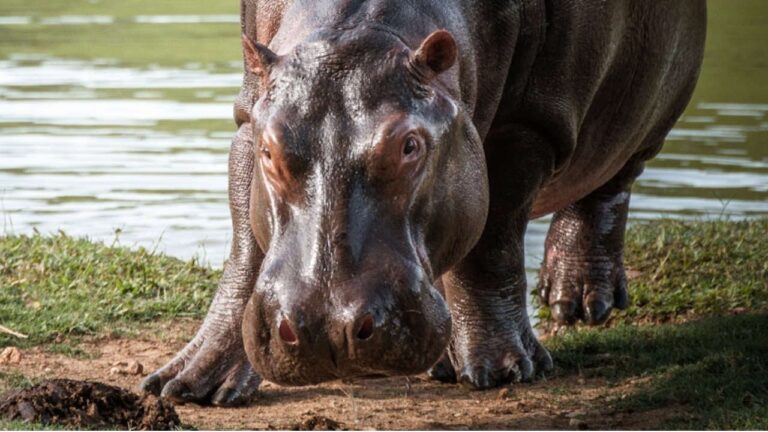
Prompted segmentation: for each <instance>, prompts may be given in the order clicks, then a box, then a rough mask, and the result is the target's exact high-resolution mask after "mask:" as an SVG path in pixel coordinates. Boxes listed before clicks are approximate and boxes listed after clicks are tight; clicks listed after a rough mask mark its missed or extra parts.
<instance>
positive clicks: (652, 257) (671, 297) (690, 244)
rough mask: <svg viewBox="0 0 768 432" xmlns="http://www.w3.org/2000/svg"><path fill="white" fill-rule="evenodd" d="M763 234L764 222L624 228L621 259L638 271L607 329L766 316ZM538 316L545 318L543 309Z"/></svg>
mask: <svg viewBox="0 0 768 432" xmlns="http://www.w3.org/2000/svg"><path fill="white" fill-rule="evenodd" d="M767 233H768V218H766V219H754V220H744V221H728V220H716V221H680V220H659V221H653V222H645V223H639V224H634V225H632V226H631V227H630V228H629V230H628V231H627V235H626V247H625V260H624V261H625V265H626V267H627V268H629V269H632V270H633V271H635V272H640V273H639V275H637V276H636V277H634V278H632V279H631V280H630V281H629V294H630V298H631V300H632V301H631V305H630V307H629V308H628V309H627V310H624V311H616V310H614V311H613V313H612V315H611V316H612V319H611V322H610V324H611V325H616V324H619V323H638V322H644V323H659V322H668V321H683V320H688V319H694V318H697V317H706V316H711V315H722V314H725V313H729V312H731V311H734V310H739V309H744V310H749V311H768V235H766V234H767ZM534 298H536V297H534ZM538 318H539V319H540V320H544V321H546V320H549V319H550V315H549V311H548V310H547V309H546V308H542V309H540V310H539V312H538Z"/></svg>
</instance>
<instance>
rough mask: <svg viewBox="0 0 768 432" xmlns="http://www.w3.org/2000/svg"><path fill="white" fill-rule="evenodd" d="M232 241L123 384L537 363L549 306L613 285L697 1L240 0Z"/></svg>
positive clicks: (477, 374)
mask: <svg viewBox="0 0 768 432" xmlns="http://www.w3.org/2000/svg"><path fill="white" fill-rule="evenodd" d="M241 11H242V13H241V16H242V18H241V28H242V34H243V38H242V42H243V52H244V57H245V62H244V64H245V75H244V81H243V86H242V89H241V91H240V93H239V96H238V97H237V101H236V103H235V121H236V124H237V127H238V131H237V133H236V134H235V137H234V140H233V143H232V148H231V153H230V160H229V194H230V195H229V199H230V210H231V213H232V223H233V228H234V239H233V243H232V251H231V255H230V258H229V260H228V261H227V262H226V264H225V267H224V274H223V276H222V280H221V283H220V285H219V289H218V291H217V293H216V296H215V298H214V300H213V303H212V305H211V308H210V311H209V312H208V316H207V318H206V320H205V322H204V324H203V325H202V327H201V329H200V330H199V332H198V333H197V335H196V336H195V337H194V339H193V340H192V341H191V342H190V343H189V344H188V345H187V346H186V347H185V348H184V349H183V350H182V351H181V352H179V353H178V355H177V356H176V357H175V358H174V359H172V360H171V361H170V362H169V363H168V364H167V365H165V366H164V367H162V368H161V369H159V370H158V371H156V372H155V373H153V374H152V375H150V376H149V377H148V378H147V379H146V380H145V381H144V382H143V383H142V389H143V390H144V391H146V392H151V393H155V394H162V395H164V396H167V397H169V398H171V399H173V400H175V401H178V402H185V401H196V402H201V403H212V404H215V405H238V404H244V403H248V402H249V401H250V400H252V398H253V397H254V395H255V394H256V391H257V387H258V385H259V383H260V382H261V379H262V378H264V379H267V380H270V381H273V382H276V383H281V384H289V385H302V384H311V383H318V382H321V381H326V380H332V379H338V378H352V377H363V376H382V375H383V376H392V375H407V374H416V373H420V372H423V371H427V370H429V373H430V375H431V376H433V377H434V378H437V379H440V380H444V381H459V382H461V383H463V384H465V385H468V386H470V387H473V388H478V389H485V388H490V387H493V386H496V385H500V384H502V383H506V382H510V381H514V380H528V379H531V378H532V377H533V376H534V375H535V374H537V373H539V372H541V371H546V370H547V369H550V368H551V367H552V360H551V358H550V356H549V354H548V353H547V351H546V350H545V349H544V347H543V346H542V345H541V344H540V343H539V342H538V340H537V338H536V336H535V335H534V333H533V331H532V329H531V325H530V323H529V319H528V315H527V312H526V280H525V271H524V266H523V235H524V233H525V229H526V224H527V222H528V220H530V219H532V218H537V217H540V216H543V215H546V214H549V213H554V217H553V220H552V224H551V227H550V229H549V233H548V235H547V239H546V256H545V257H544V263H543V266H542V269H541V274H540V278H539V279H540V281H541V286H540V292H541V299H542V301H543V302H544V304H546V305H548V306H549V307H550V308H551V310H552V314H553V316H554V318H555V319H556V320H557V321H558V322H560V323H562V324H572V323H574V322H575V321H577V320H583V321H585V322H587V323H589V324H599V323H602V322H604V321H605V320H606V318H607V317H608V315H609V313H610V311H611V309H612V308H625V307H626V306H627V303H628V295H627V288H626V278H625V275H624V270H623V263H622V249H623V238H624V230H625V224H626V221H627V210H628V205H629V197H630V188H631V185H632V183H633V181H634V180H635V178H636V177H637V176H638V175H639V174H640V173H641V171H642V170H643V164H644V162H645V161H647V160H649V159H650V158H652V157H653V156H654V155H656V153H658V152H659V150H660V149H661V146H662V143H663V141H664V138H665V136H666V134H667V133H668V132H669V130H670V129H671V128H672V125H673V124H674V123H675V121H676V119H677V118H678V117H679V116H680V115H681V113H682V112H683V109H684V108H685V106H686V104H687V103H688V101H689V99H690V97H691V94H692V92H693V88H694V86H695V83H696V80H697V78H698V74H699V69H700V66H701V61H702V54H703V46H704V38H705V27H706V8H705V2H704V0H656V1H652V2H648V1H642V2H640V1H632V0H614V1H609V2H606V1H602V0H582V1H570V0H561V1H545V0H508V1H490V0H479V1H478V0H420V1H406V0H369V1H362V0H242V1H241Z"/></svg>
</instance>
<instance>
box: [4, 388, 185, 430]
mask: <svg viewBox="0 0 768 432" xmlns="http://www.w3.org/2000/svg"><path fill="white" fill-rule="evenodd" d="M0 417H2V418H4V419H6V420H22V421H25V422H35V423H42V424H44V425H62V426H67V427H73V428H77V429H139V430H170V429H175V428H178V427H180V426H181V422H180V421H179V416H178V414H176V410H175V409H174V408H173V405H172V404H171V403H170V402H167V401H165V400H162V399H158V398H156V397H154V396H143V397H140V396H138V395H136V394H133V393H131V392H129V391H127V390H123V389H121V388H119V387H114V386H110V385H106V384H102V383H97V382H89V381H74V380H67V379H55V380H48V381H43V382H41V383H40V384H38V385H35V386H33V387H30V388H26V389H23V390H16V391H11V392H9V393H6V394H4V395H2V396H0Z"/></svg>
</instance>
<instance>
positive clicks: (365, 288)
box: [243, 271, 451, 385]
mask: <svg viewBox="0 0 768 432" xmlns="http://www.w3.org/2000/svg"><path fill="white" fill-rule="evenodd" d="M450 333H451V319H450V314H449V312H448V308H447V305H446V303H445V301H444V300H443V297H442V295H441V294H440V293H439V292H438V291H437V290H436V289H435V288H434V287H433V286H432V285H431V284H430V283H428V282H426V281H425V280H424V279H423V278H421V277H419V275H416V274H410V275H408V277H402V276H401V277H396V278H392V277H391V276H389V277H388V276H387V275H381V274H368V275H364V276H362V277H356V278H351V279H350V280H347V281H345V282H341V283H338V284H331V285H325V286H322V285H319V284H317V283H315V284H310V283H306V282H300V281H297V280H296V279H293V280H289V281H286V280H285V279H280V278H278V279H271V277H270V272H268V271H267V272H263V273H262V277H260V278H259V281H258V282H257V285H256V289H255V290H254V294H253V296H252V297H251V300H250V301H249V303H248V306H247V309H246V312H245V318H244V320H243V338H244V345H245V350H246V353H247V355H248V358H249V360H250V362H251V364H252V365H253V366H254V369H256V371H257V372H259V373H260V374H261V375H262V376H263V377H264V378H265V379H268V380H270V381H272V382H276V383H279V384H285V385H305V384H314V383H319V382H323V381H328V380H333V379H339V378H352V377H362V376H393V375H411V374H416V373H421V372H424V371H426V370H427V369H428V368H429V367H430V366H432V365H433V364H434V363H435V362H437V360H439V358H440V355H441V354H442V353H443V351H444V350H445V348H446V346H447V344H448V339H449V337H450Z"/></svg>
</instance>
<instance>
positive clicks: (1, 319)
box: [0, 220, 768, 429]
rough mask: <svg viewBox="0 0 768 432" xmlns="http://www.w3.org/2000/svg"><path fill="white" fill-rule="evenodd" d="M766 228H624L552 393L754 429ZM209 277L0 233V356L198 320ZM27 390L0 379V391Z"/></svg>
mask: <svg viewBox="0 0 768 432" xmlns="http://www.w3.org/2000/svg"><path fill="white" fill-rule="evenodd" d="M766 232H768V220H753V221H741V222H727V221H713V222H679V221H657V222H653V223H648V224H638V225H635V226H633V227H632V228H631V229H630V230H629V232H628V234H627V256H626V260H627V265H628V266H629V267H631V268H632V269H633V270H632V272H631V274H633V275H634V276H633V278H632V280H631V283H630V292H631V293H632V296H633V300H634V302H633V306H632V307H631V308H630V309H628V310H627V311H623V312H621V313H619V314H616V316H615V318H614V319H613V320H612V321H611V325H610V328H601V329H586V328H581V329H576V330H573V331H569V332H565V333H564V334H560V335H557V336H554V337H551V338H549V339H548V340H547V341H546V344H547V346H548V347H549V349H550V350H551V352H552V354H553V357H554V358H555V363H556V370H555V372H554V373H553V374H552V375H550V376H549V377H547V380H548V381H549V382H548V383H547V384H548V385H551V386H552V391H553V392H557V391H560V390H561V387H562V386H566V387H568V388H566V389H565V391H567V392H579V391H580V389H579V388H578V385H575V386H574V384H573V383H574V382H575V381H574V379H573V378H574V377H579V378H580V379H581V378H584V379H587V380H593V379H600V380H604V381H605V386H606V387H605V388H606V389H614V390H615V389H617V388H620V389H621V397H613V396H612V397H606V398H605V400H604V401H603V402H601V403H600V405H599V406H597V407H595V406H590V407H589V408H590V409H592V410H594V409H597V410H598V411H599V412H600V413H601V415H602V414H604V415H606V416H616V415H624V414H626V413H632V412H643V413H645V412H648V413H649V414H648V415H654V414H653V413H654V412H655V411H654V410H661V409H665V410H667V411H670V409H669V407H674V409H672V410H671V411H672V413H673V414H674V415H671V416H668V417H665V420H664V421H663V422H662V423H661V425H660V427H671V428H694V429H698V428H718V429H719V428H723V429H734V428H735V429H766V428H768V420H766V419H768V286H766V284H767V283H768V282H767V281H768V239H766V236H765V233H766ZM219 275H220V273H219V272H218V271H216V270H212V269H210V268H207V267H204V266H201V265H199V264H198V263H197V262H195V261H189V262H184V261H180V260H178V259H175V258H171V257H167V256H164V255H161V254H157V253H154V252H152V251H149V250H147V249H137V250H129V249H126V248H123V247H120V246H116V245H106V244H101V243H96V242H91V241H89V240H86V239H74V238H71V237H68V236H66V235H64V234H57V235H53V236H42V235H38V234H35V235H32V236H9V237H4V238H0V324H2V325H4V326H6V327H9V328H12V329H14V330H15V331H18V332H21V333H24V334H27V335H29V338H28V339H18V338H16V337H13V336H10V335H6V334H0V348H2V347H5V346H10V345H13V346H17V347H20V348H22V349H25V348H30V347H33V346H42V347H44V349H46V350H51V351H56V352H64V353H66V354H70V355H72V354H75V355H78V354H79V355H84V356H87V355H88V354H89V353H87V352H81V351H78V350H79V347H78V344H79V343H80V341H81V340H82V338H83V337H84V336H88V337H110V336H112V335H114V334H115V333H117V334H120V335H122V336H128V337H130V336H131V334H133V332H134V331H136V330H138V329H141V328H144V327H146V325H147V324H148V323H153V324H158V323H160V325H162V323H169V322H171V321H173V320H177V319H179V318H181V317H191V318H201V317H202V316H203V314H204V313H205V310H206V307H207V305H208V302H209V301H210V298H211V295H212V293H213V290H214V289H215V286H216V283H217V279H218V277H219ZM638 323H640V324H647V325H641V326H638V325H636V324H638ZM30 382H31V381H30V379H29V378H28V377H26V376H24V375H23V374H19V373H17V372H13V371H5V370H0V391H2V390H4V389H9V388H16V387H20V386H25V385H29V383H30ZM601 388H602V387H601ZM553 394H554V393H553ZM612 394H614V395H615V392H613V393H612ZM15 426H18V425H15V424H11V423H3V422H2V421H0V427H15Z"/></svg>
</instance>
